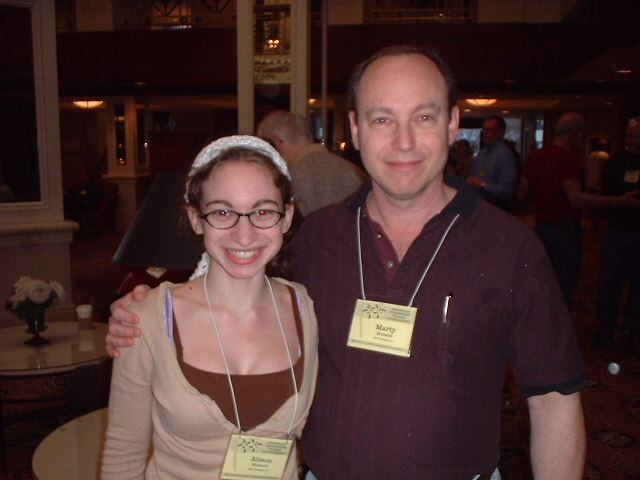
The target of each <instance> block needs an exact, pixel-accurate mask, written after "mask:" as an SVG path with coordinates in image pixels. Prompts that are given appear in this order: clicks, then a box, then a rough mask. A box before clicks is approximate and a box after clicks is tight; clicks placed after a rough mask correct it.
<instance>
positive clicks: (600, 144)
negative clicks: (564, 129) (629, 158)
mask: <svg viewBox="0 0 640 480" xmlns="http://www.w3.org/2000/svg"><path fill="white" fill-rule="evenodd" d="M608 148H609V141H608V140H607V139H606V138H599V139H598V140H596V142H595V144H594V145H593V150H592V151H591V153H590V154H589V155H588V156H587V162H586V165H585V166H586V175H587V180H586V185H585V190H586V191H587V192H589V193H598V194H599V193H602V169H603V168H604V164H605V162H606V161H607V160H608V159H609V153H607V151H608ZM585 217H586V218H588V219H589V220H590V221H591V223H592V225H593V228H594V229H595V231H596V232H597V231H598V230H599V227H600V217H601V214H600V209H598V208H590V209H587V210H586V211H585Z"/></svg>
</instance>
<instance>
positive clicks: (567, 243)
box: [518, 112, 640, 305]
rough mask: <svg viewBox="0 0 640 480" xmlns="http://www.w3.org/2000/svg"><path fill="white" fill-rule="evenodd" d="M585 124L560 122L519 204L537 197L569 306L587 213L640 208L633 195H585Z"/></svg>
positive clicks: (540, 225)
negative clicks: (616, 207)
mask: <svg viewBox="0 0 640 480" xmlns="http://www.w3.org/2000/svg"><path fill="white" fill-rule="evenodd" d="M584 138H585V121H584V118H583V117H582V116H581V115H579V114H577V113H573V112H567V113H564V114H563V115H561V116H560V118H559V119H558V121H557V122H556V125H555V137H554V140H553V142H552V143H551V144H549V145H547V146H545V147H543V148H541V149H540V150H536V151H534V152H532V153H531V154H530V155H529V157H528V158H527V161H526V164H525V168H524V172H523V175H522V179H521V182H520V185H519V187H518V196H519V198H524V197H526V196H527V195H528V194H529V193H530V194H531V197H532V201H533V214H534V216H535V218H536V225H535V230H536V233H537V234H538V236H539V237H540V240H541V241H542V243H543V244H544V246H545V248H546V249H547V253H548V254H549V258H550V259H551V263H552V264H553V268H554V270H555V272H556V275H557V277H558V282H559V283H560V288H561V289H562V292H563V295H564V298H565V301H566V302H567V305H570V303H571V298H572V297H573V293H574V291H575V289H576V287H577V285H578V279H579V277H580V268H581V265H582V208H583V207H598V208H601V207H605V206H610V205H622V204H624V205H629V206H635V207H636V208H637V207H639V206H640V202H639V201H638V200H637V199H636V198H634V197H633V196H632V195H627V196H616V197H603V196H600V195H596V194H592V193H588V192H583V191H582V178H583V176H582V168H581V165H582V161H581V158H580V155H581V151H582V148H583V147H584Z"/></svg>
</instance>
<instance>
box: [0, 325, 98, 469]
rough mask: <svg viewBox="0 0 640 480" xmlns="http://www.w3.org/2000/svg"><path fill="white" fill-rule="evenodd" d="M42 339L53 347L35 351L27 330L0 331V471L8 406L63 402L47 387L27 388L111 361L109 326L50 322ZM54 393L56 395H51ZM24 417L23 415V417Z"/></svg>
mask: <svg viewBox="0 0 640 480" xmlns="http://www.w3.org/2000/svg"><path fill="white" fill-rule="evenodd" d="M47 327H48V328H47V329H46V330H45V331H44V332H42V336H43V337H45V338H48V339H49V340H51V344H48V345H41V346H38V347H33V346H29V345H25V344H24V341H25V340H28V339H29V338H30V337H31V334H29V333H27V332H26V330H27V326H26V324H25V325H24V326H17V327H7V328H0V470H1V471H2V472H3V473H6V471H7V449H6V447H7V443H6V439H5V415H6V412H5V410H6V408H5V407H4V405H7V404H28V403H36V404H37V403H42V402H56V401H60V400H61V399H62V398H64V396H62V395H61V394H60V393H59V392H58V391H57V390H56V389H51V388H49V385H48V384H46V383H45V384H44V386H42V387H41V386H40V385H41V382H40V381H39V380H35V381H36V382H40V383H38V387H37V388H35V387H33V386H32V385H27V384H28V383H29V382H32V381H34V379H37V378H53V377H55V376H57V375H60V374H65V372H71V371H72V370H74V369H75V368H77V367H79V366H81V365H89V364H96V363H99V362H104V361H107V360H109V355H108V354H107V351H106V350H105V343H104V340H105V336H106V334H107V325H106V324H104V323H93V324H92V325H91V328H86V329H84V328H78V322H77V321H75V322H50V323H48V324H47ZM52 390H53V391H52ZM23 416H24V414H23Z"/></svg>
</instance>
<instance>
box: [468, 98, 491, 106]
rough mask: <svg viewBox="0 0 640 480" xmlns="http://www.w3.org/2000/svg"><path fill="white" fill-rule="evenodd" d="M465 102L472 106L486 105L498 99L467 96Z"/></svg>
mask: <svg viewBox="0 0 640 480" xmlns="http://www.w3.org/2000/svg"><path fill="white" fill-rule="evenodd" d="M466 101H467V103H468V104H470V105H473V106H474V107H488V106H489V105H493V104H494V103H496V102H497V101H498V99H497V98H467V99H466Z"/></svg>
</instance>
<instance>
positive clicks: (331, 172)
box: [257, 110, 368, 217]
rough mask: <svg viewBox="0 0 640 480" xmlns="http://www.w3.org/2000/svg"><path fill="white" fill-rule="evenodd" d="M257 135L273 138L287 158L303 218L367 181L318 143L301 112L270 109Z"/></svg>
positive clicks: (347, 194)
mask: <svg viewBox="0 0 640 480" xmlns="http://www.w3.org/2000/svg"><path fill="white" fill-rule="evenodd" d="M257 134H258V136H260V137H263V138H267V139H269V140H271V141H272V142H273V144H274V145H275V147H276V149H277V150H278V152H280V154H281V155H282V156H283V158H284V159H285V160H286V162H287V164H288V166H289V170H290V171H291V178H292V182H293V190H294V191H295V194H296V198H295V203H296V208H298V209H299V211H300V213H302V215H303V216H304V217H307V216H308V215H309V214H310V213H311V212H313V211H315V210H317V209H319V208H320V207H324V206H325V205H329V204H332V203H336V202H338V201H340V200H342V199H344V198H345V197H347V196H349V195H351V194H352V193H354V192H355V191H357V190H358V189H359V188H360V187H362V185H364V184H365V182H366V181H367V180H368V178H367V175H366V173H365V172H364V171H363V170H362V169H361V168H360V167H358V166H357V165H356V164H354V163H353V162H350V161H348V160H345V159H344V158H342V157H340V156H338V155H336V154H335V153H332V152H330V151H329V150H327V147H325V146H324V145H323V144H321V143H317V142H316V141H315V139H314V137H313V131H312V130H311V126H310V124H309V121H308V120H307V119H306V118H304V117H303V116H301V115H298V114H295V113H291V112H286V111H284V110H276V111H274V112H271V113H269V114H268V115H267V116H266V117H264V118H263V119H262V121H261V122H260V124H259V125H258V131H257Z"/></svg>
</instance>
